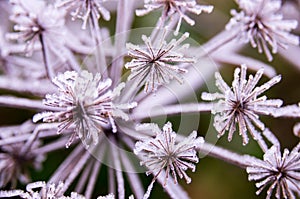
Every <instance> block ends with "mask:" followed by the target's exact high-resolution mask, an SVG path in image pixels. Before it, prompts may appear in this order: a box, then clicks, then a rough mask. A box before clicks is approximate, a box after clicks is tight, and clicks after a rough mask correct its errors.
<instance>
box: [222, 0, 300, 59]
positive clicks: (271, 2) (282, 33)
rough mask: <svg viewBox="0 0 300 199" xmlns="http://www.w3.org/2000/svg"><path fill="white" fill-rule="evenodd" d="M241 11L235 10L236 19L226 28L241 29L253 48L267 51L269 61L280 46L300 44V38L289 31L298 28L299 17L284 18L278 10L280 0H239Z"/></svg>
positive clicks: (233, 11) (241, 33)
mask: <svg viewBox="0 0 300 199" xmlns="http://www.w3.org/2000/svg"><path fill="white" fill-rule="evenodd" d="M236 2H237V3H238V5H239V7H240V8H241V9H242V11H241V12H237V11H236V10H232V11H231V14H232V15H233V18H232V19H231V20H230V22H229V23H228V25H227V27H226V28H227V29H231V28H235V27H237V28H239V29H240V31H239V37H240V38H241V39H242V40H244V41H245V42H250V43H251V45H252V47H253V48H256V47H257V48H258V51H259V52H260V53H262V52H264V53H265V54H266V56H267V58H268V60H269V61H272V59H273V58H272V55H271V53H270V50H269V47H270V48H272V53H277V51H278V46H280V47H282V48H287V46H288V44H293V45H299V37H298V36H296V35H293V34H290V31H291V30H293V29H295V28H296V27H297V20H284V19H283V16H282V14H280V13H279V11H280V8H281V0H253V1H248V0H236Z"/></svg>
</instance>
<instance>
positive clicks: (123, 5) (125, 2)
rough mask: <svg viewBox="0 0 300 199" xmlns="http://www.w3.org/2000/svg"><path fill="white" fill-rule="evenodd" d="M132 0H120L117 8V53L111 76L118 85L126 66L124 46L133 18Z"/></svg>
mask: <svg viewBox="0 0 300 199" xmlns="http://www.w3.org/2000/svg"><path fill="white" fill-rule="evenodd" d="M132 7H133V6H132V0H119V2H118V8H117V23H116V33H115V35H116V37H115V44H114V46H115V49H116V51H115V55H114V58H113V62H112V65H111V77H112V79H113V81H114V83H113V84H114V85H117V84H118V83H119V81H120V79H121V75H122V70H123V67H124V54H125V52H124V46H125V44H126V41H127V38H128V33H125V31H128V30H129V28H130V25H131V23H132V20H133V16H132V14H130V13H132V12H133V11H132Z"/></svg>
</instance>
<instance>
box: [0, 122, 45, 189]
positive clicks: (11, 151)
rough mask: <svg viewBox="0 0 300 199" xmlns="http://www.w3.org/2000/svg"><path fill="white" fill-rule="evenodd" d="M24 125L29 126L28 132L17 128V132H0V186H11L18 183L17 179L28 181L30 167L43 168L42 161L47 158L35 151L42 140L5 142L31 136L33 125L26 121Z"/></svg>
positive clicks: (23, 181)
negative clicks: (18, 137) (0, 143)
mask: <svg viewBox="0 0 300 199" xmlns="http://www.w3.org/2000/svg"><path fill="white" fill-rule="evenodd" d="M23 127H25V128H27V129H26V130H28V132H27V133H24V132H21V130H20V129H17V130H16V132H14V131H11V132H9V131H8V132H1V133H0V142H2V145H1V146H0V188H3V187H5V186H6V185H8V184H10V186H11V187H15V186H16V185H17V181H20V182H22V183H28V182H29V181H30V175H29V167H33V168H35V169H41V167H42V162H43V160H44V159H45V156H44V154H36V153H35V152H34V150H35V149H37V148H38V147H39V146H40V144H41V143H40V141H38V140H35V141H33V142H31V143H26V141H20V142H15V143H12V144H9V143H8V144H5V142H7V141H8V140H13V139H14V138H15V137H17V136H29V135H30V134H32V131H30V130H32V129H31V125H28V123H25V124H24V125H23Z"/></svg>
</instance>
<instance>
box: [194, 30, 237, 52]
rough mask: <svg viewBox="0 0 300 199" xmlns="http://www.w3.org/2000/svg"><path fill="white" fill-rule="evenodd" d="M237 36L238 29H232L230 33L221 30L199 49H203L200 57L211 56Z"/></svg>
mask: <svg viewBox="0 0 300 199" xmlns="http://www.w3.org/2000/svg"><path fill="white" fill-rule="evenodd" d="M237 34H238V29H232V30H230V31H228V30H223V31H222V32H220V33H219V34H217V35H216V36H214V37H213V38H211V39H210V40H209V41H208V42H206V43H205V44H203V45H202V46H201V47H200V48H201V49H203V55H202V56H207V55H209V54H212V53H214V52H215V51H216V50H218V49H219V48H222V47H224V46H225V44H227V43H229V42H230V41H232V40H233V39H234V38H235V37H236V36H237Z"/></svg>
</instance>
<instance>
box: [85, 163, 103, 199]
mask: <svg viewBox="0 0 300 199" xmlns="http://www.w3.org/2000/svg"><path fill="white" fill-rule="evenodd" d="M100 168H101V162H100V161H97V160H95V161H94V167H93V169H92V172H91V175H90V178H89V181H88V184H87V188H86V191H85V194H84V195H85V197H86V199H90V198H92V193H93V190H94V187H95V184H96V180H97V178H98V174H99V171H100Z"/></svg>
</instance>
